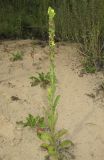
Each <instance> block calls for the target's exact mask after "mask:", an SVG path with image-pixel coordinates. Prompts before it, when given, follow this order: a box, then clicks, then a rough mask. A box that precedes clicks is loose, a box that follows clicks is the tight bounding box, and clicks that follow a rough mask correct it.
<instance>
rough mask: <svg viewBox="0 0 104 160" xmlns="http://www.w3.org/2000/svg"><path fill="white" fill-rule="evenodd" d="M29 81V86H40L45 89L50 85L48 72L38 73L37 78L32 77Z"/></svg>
mask: <svg viewBox="0 0 104 160" xmlns="http://www.w3.org/2000/svg"><path fill="white" fill-rule="evenodd" d="M30 79H31V86H36V85H38V84H40V85H41V86H42V87H43V88H46V87H47V85H49V84H50V72H48V73H46V74H45V73H43V72H41V73H38V76H32V77H30Z"/></svg>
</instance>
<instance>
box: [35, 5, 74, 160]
mask: <svg viewBox="0 0 104 160" xmlns="http://www.w3.org/2000/svg"><path fill="white" fill-rule="evenodd" d="M48 15H49V48H50V72H49V73H50V86H49V88H48V107H46V108H45V124H46V126H47V127H46V128H47V129H45V130H38V132H37V134H38V136H39V138H40V139H41V140H42V141H43V144H42V145H41V147H42V148H44V149H45V150H47V153H48V155H47V156H46V159H48V160H63V159H67V155H66V154H67V153H68V151H69V147H71V146H72V145H73V143H72V142H71V141H70V140H65V138H64V140H63V139H62V138H63V136H64V135H65V134H66V133H67V130H66V129H61V130H59V131H57V130H56V123H57V119H58V113H57V105H58V102H59V99H60V96H59V95H58V96H56V74H55V64H54V62H55V41H54V37H55V24H54V16H55V12H54V10H53V9H52V8H51V7H49V8H48Z"/></svg>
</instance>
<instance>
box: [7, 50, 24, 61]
mask: <svg viewBox="0 0 104 160" xmlns="http://www.w3.org/2000/svg"><path fill="white" fill-rule="evenodd" d="M10 60H11V61H18V60H23V53H22V52H21V51H16V52H15V53H12V57H11V58H10Z"/></svg>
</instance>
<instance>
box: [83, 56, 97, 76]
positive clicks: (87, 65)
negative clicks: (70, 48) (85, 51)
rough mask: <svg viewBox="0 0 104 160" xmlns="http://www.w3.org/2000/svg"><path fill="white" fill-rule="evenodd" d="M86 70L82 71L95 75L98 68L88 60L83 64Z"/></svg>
mask: <svg viewBox="0 0 104 160" xmlns="http://www.w3.org/2000/svg"><path fill="white" fill-rule="evenodd" d="M83 66H84V68H83V69H82V71H83V72H84V73H95V72H96V67H95V65H94V63H93V62H92V61H91V59H87V60H86V61H85V62H84V63H83Z"/></svg>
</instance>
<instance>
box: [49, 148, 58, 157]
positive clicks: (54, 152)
mask: <svg viewBox="0 0 104 160" xmlns="http://www.w3.org/2000/svg"><path fill="white" fill-rule="evenodd" d="M48 153H49V155H51V156H53V155H56V151H55V148H54V147H53V146H48Z"/></svg>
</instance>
